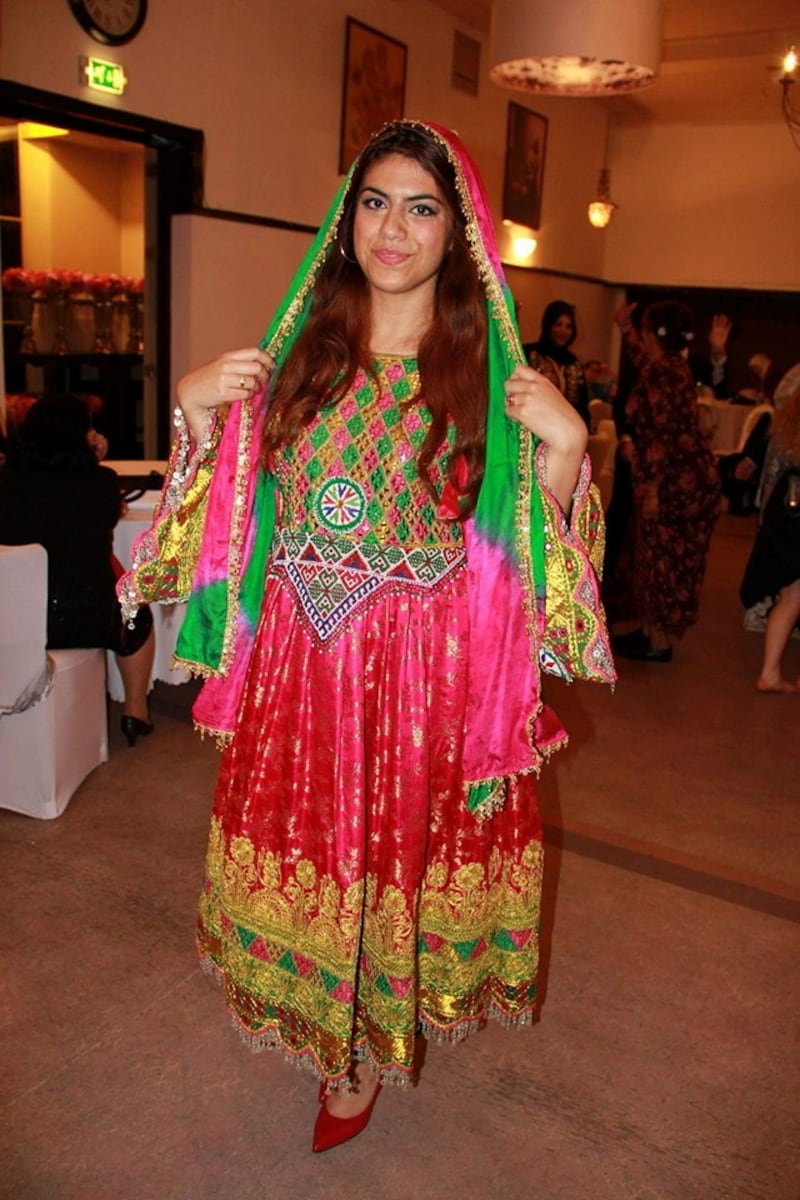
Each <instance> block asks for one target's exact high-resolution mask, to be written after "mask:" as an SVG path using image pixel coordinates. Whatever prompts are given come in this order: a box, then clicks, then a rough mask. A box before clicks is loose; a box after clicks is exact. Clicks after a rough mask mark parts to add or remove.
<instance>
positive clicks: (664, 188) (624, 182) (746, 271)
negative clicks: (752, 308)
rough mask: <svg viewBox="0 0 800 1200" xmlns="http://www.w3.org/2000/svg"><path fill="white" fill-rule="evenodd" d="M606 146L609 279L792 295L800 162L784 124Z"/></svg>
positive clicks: (624, 132)
mask: <svg viewBox="0 0 800 1200" xmlns="http://www.w3.org/2000/svg"><path fill="white" fill-rule="evenodd" d="M776 103H777V100H776ZM612 145H613V151H612V153H613V158H612V162H613V169H612V183H613V187H612V194H613V196H614V199H615V200H616V201H617V202H618V203H619V205H620V208H619V212H618V213H617V215H616V217H615V219H614V222H613V223H612V225H611V226H610V227H609V230H608V236H607V242H606V257H605V277H606V278H607V279H613V280H618V281H624V282H627V283H648V284H656V285H658V284H675V285H689V286H699V287H735V288H739V287H741V288H753V289H762V290H769V289H774V290H777V291H782V290H788V291H796V290H800V220H798V213H799V212H800V155H798V152H797V150H796V149H795V148H794V146H793V145H792V142H791V140H790V138H789V133H788V130H787V129H786V127H785V126H784V125H783V124H778V123H776V124H772V125H760V124H751V125H663V126H656V127H654V126H644V125H633V126H628V127H624V126H623V127H620V128H619V129H616V130H615V131H614V136H613V143H612Z"/></svg>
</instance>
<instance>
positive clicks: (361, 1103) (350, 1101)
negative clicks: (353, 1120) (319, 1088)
mask: <svg viewBox="0 0 800 1200" xmlns="http://www.w3.org/2000/svg"><path fill="white" fill-rule="evenodd" d="M353 1074H354V1077H355V1086H356V1089H357V1090H356V1091H354V1092H332V1093H331V1094H330V1096H328V1097H327V1099H326V1101H325V1107H326V1108H327V1110H328V1112H329V1113H330V1114H331V1116H332V1117H338V1118H339V1120H347V1118H348V1117H357V1116H358V1115H359V1114H360V1113H362V1112H363V1111H364V1109H365V1108H367V1107H368V1106H369V1104H370V1103H371V1101H372V1097H373V1096H374V1095H375V1092H376V1091H377V1090H378V1076H377V1075H376V1074H375V1072H374V1071H371V1070H370V1069H369V1067H367V1066H365V1064H364V1063H359V1064H358V1066H357V1067H356V1068H355V1071H354V1072H353Z"/></svg>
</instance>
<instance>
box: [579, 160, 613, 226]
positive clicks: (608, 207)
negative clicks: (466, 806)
mask: <svg viewBox="0 0 800 1200" xmlns="http://www.w3.org/2000/svg"><path fill="white" fill-rule="evenodd" d="M610 189H611V172H610V171H609V169H608V167H603V169H602V171H601V172H600V178H599V180H598V182H597V199H596V200H592V202H591V204H590V205H589V207H588V208H587V210H586V211H587V213H588V214H589V224H590V225H594V227H595V229H605V227H606V225H608V224H609V222H610V221H611V218H612V217H613V216H614V213H615V212H616V211H617V208H618V207H619V205H617V204H615V203H614V201H613V200H612V199H611V190H610Z"/></svg>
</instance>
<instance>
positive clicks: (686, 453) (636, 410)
mask: <svg viewBox="0 0 800 1200" xmlns="http://www.w3.org/2000/svg"><path fill="white" fill-rule="evenodd" d="M635 307H636V306H635V305H627V306H623V307H622V308H620V309H619V310H618V311H617V313H616V314H615V321H616V322H617V324H618V325H619V326H620V328H621V330H622V333H623V337H624V338H625V342H626V345H627V348H628V351H629V353H630V354H631V356H632V358H633V360H634V363H635V365H636V368H637V378H636V382H635V384H634V386H633V388H632V389H631V393H630V395H629V397H628V401H627V405H626V409H625V418H626V436H627V437H628V438H629V439H630V440H631V442H632V447H631V450H632V460H631V467H632V480H633V536H632V539H631V541H632V564H627V563H626V562H625V561H624V557H623V555H620V557H619V559H618V560H617V563H616V564H615V566H614V568H613V569H612V570H610V571H609V575H610V576H611V578H610V579H609V581H608V584H609V588H608V591H609V594H613V593H614V592H615V591H618V592H620V591H622V590H624V588H623V586H622V585H621V584H620V583H619V581H617V583H616V587H615V579H614V576H617V577H618V580H619V578H620V577H624V576H625V575H626V574H627V573H628V572H629V571H630V574H631V579H632V592H633V601H634V604H635V609H636V612H637V614H638V617H639V619H640V621H641V628H639V629H635V630H633V631H632V632H630V633H627V634H623V635H622V636H619V637H615V638H614V649H615V650H616V652H617V653H618V654H621V655H623V657H626V658H636V659H644V660H646V661H648V662H657V663H667V662H670V661H671V660H672V654H673V645H674V643H675V642H676V641H678V640H679V639H680V638H682V637H683V635H684V633H685V632H686V630H687V629H689V628H690V627H691V626H692V625H694V624H695V622H696V621H697V617H698V612H699V605H700V588H701V585H702V582H703V576H704V574H705V567H706V559H707V556H708V548H709V544H710V541H711V534H712V531H713V529H714V522H715V521H716V519H717V513H718V510H719V501H720V490H721V489H720V479H719V471H718V470H717V466H716V462H715V459H714V454H713V452H712V451H711V449H710V447H709V445H708V442H707V441H706V439H705V438H704V437H703V434H702V433H701V430H700V422H699V418H698V412H697V395H696V388H695V384H694V379H693V378H692V373H691V371H690V370H689V367H688V364H687V361H686V360H687V352H688V348H689V346H690V345H691V342H692V340H693V337H694V333H693V328H692V325H693V319H692V313H691V310H690V309H689V308H687V306H686V305H685V304H679V303H678V302H676V301H673V300H664V301H659V302H656V303H653V304H650V305H649V306H648V307H647V308H646V309H645V311H644V314H643V316H642V327H641V333H639V332H637V330H636V329H635V328H634V326H633V324H632V322H631V314H632V311H633V309H634V308H635ZM612 621H613V615H612Z"/></svg>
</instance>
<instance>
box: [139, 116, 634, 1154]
mask: <svg viewBox="0 0 800 1200" xmlns="http://www.w3.org/2000/svg"><path fill="white" fill-rule="evenodd" d="M493 227H494V226H493V221H492V218H491V214H490V213H489V211H488V207H487V204H486V200H485V194H484V192H483V187H482V184H481V183H480V177H479V175H478V174H477V168H476V167H475V165H474V164H473V163H472V161H471V159H470V158H469V156H468V154H467V151H466V150H465V149H464V147H463V146H462V145H461V143H460V141H459V140H458V138H457V137H456V135H455V134H453V133H451V132H450V131H448V130H445V129H442V128H441V127H439V126H433V125H426V124H423V123H421V122H418V121H396V122H392V123H390V124H389V125H386V126H384V127H383V128H382V129H381V130H380V131H379V132H378V133H376V134H375V135H374V136H373V137H372V138H371V139H370V141H369V142H368V143H367V145H366V146H365V147H364V149H363V151H362V152H361V154H360V155H359V156H358V158H357V159H356V161H355V163H354V165H353V167H352V168H351V170H350V172H349V174H348V176H347V177H346V179H345V181H344V183H343V184H342V186H341V188H340V191H339V193H338V194H337V197H336V198H335V201H334V204H333V207H332V208H331V210H330V212H329V214H328V217H327V218H326V220H325V222H324V223H323V225H322V227H321V229H320V233H319V235H318V237H317V240H316V242H315V243H314V245H313V246H312V247H311V248H310V249H309V251H308V253H307V256H306V259H305V261H304V263H303V264H302V266H301V268H300V270H299V272H298V274H297V276H296V277H295V280H294V282H293V284H292V287H291V289H290V291H289V294H288V295H287V297H286V299H285V301H284V304H283V305H282V307H281V309H280V310H279V312H278V314H277V315H276V317H275V319H274V321H273V323H272V325H271V327H270V330H269V332H268V333H267V335H266V336H265V338H264V340H263V342H262V345H261V347H246V348H244V349H242V350H234V351H230V352H229V353H226V354H223V355H221V356H220V357H219V358H217V359H215V360H214V361H212V362H211V363H207V364H206V365H205V366H202V367H199V368H197V369H196V370H195V371H193V372H191V373H190V374H189V375H188V376H185V377H184V378H183V380H182V381H181V382H180V384H179V386H178V401H179V409H178V411H177V414H176V421H177V423H178V428H179V437H178V441H177V444H176V448H175V450H174V452H173V458H172V463H171V468H170V472H169V474H168V477H167V480H166V484H165V492H164V498H163V501H162V505H161V507H160V509H159V511H158V513H157V521H156V524H155V526H154V528H153V530H151V531H149V532H148V533H147V534H145V535H143V538H142V539H140V545H139V547H138V548H135V549H134V565H133V569H132V570H131V572H130V573H129V574H128V575H127V576H126V577H125V578H124V579H123V580H122V581H121V584H120V596H121V598H122V601H123V604H124V606H125V610H126V611H130V610H131V609H134V610H135V607H136V605H137V604H138V603H139V602H140V601H141V599H143V598H148V597H149V598H150V599H153V600H156V599H165V600H171V599H174V598H175V596H176V592H177V593H181V592H182V591H183V589H184V588H188V589H189V594H190V599H189V605H188V610H187V615H186V619H185V621H184V623H183V627H182V630H181V637H180V639H179V643H178V657H179V659H180V658H181V657H182V658H183V659H184V660H185V661H186V662H187V663H189V662H191V664H192V665H193V666H194V667H195V669H196V670H198V669H199V670H201V671H202V672H203V673H204V674H207V675H208V676H209V678H208V679H207V682H206V683H205V684H204V687H203V689H202V690H201V692H200V695H199V697H198V700H197V702H196V704H195V708H194V717H195V721H196V723H197V724H198V725H199V726H200V727H201V728H205V729H208V730H211V731H213V732H215V733H216V735H217V736H218V737H219V738H220V739H222V740H223V741H224V742H225V743H226V746H225V750H224V754H223V760H222V766H221V771H220V777H219V781H218V784H217V790H216V796H215V801H214V813H213V817H212V827H211V835H210V839H209V847H208V855H207V860H206V863H207V868H206V882H205V887H204V889H203V893H202V896H201V901H200V917H199V922H198V932H197V945H198V951H199V954H200V956H201V959H202V961H203V962H204V964H205V965H206V966H207V967H208V968H209V969H212V970H213V971H215V972H216V973H218V974H219V976H220V977H221V979H222V980H223V981H224V984H225V995H226V999H227V1003H228V1006H229V1008H230V1010H231V1013H232V1014H233V1016H234V1019H235V1020H236V1022H237V1024H238V1026H239V1027H240V1029H241V1030H242V1032H243V1034H244V1036H245V1038H246V1040H247V1041H248V1042H249V1043H250V1044H251V1045H252V1046H253V1047H254V1048H255V1049H260V1048H263V1047H277V1048H279V1049H281V1050H282V1051H283V1052H284V1053H285V1054H286V1056H287V1057H288V1058H289V1059H290V1060H292V1061H294V1062H295V1063H297V1064H298V1065H299V1066H305V1067H307V1068H308V1069H310V1070H311V1071H313V1073H314V1074H315V1075H316V1077H317V1079H318V1080H319V1081H320V1085H321V1086H320V1092H319V1102H320V1108H319V1111H318V1114H317V1118H316V1123H315V1127H314V1135H313V1142H312V1148H313V1150H314V1151H316V1152H320V1151H324V1150H329V1149H331V1148H332V1147H334V1146H338V1145H340V1144H341V1143H342V1142H345V1141H347V1140H348V1139H349V1138H352V1137H354V1136H356V1135H357V1134H359V1133H360V1132H361V1131H362V1130H363V1129H364V1128H365V1127H366V1125H367V1122H368V1121H369V1118H370V1114H371V1113H372V1111H373V1106H374V1104H375V1100H376V1097H377V1096H378V1092H379V1089H380V1087H381V1086H382V1085H383V1084H387V1083H391V1084H400V1085H402V1084H408V1083H409V1082H411V1081H412V1080H413V1078H414V1072H415V1057H416V1039H417V1037H418V1035H419V1034H422V1035H424V1036H426V1037H431V1038H434V1039H437V1040H443V1041H446V1042H455V1041H460V1040H461V1039H463V1038H464V1037H466V1036H467V1035H468V1034H470V1033H471V1032H472V1031H473V1030H477V1029H479V1028H480V1027H481V1025H482V1024H483V1023H484V1022H485V1021H486V1020H487V1019H489V1018H496V1019H498V1020H500V1021H501V1022H502V1023H503V1024H504V1025H508V1026H516V1025H525V1024H527V1023H528V1022H529V1021H530V1019H531V1016H532V1013H533V1011H534V1008H535V1003H536V1001H535V991H536V988H535V982H534V981H535V977H536V963H537V957H538V951H537V940H538V935H537V928H538V923H539V904H540V894H541V825H540V820H539V817H538V815H537V807H536V781H535V775H534V773H533V772H532V771H531V770H529V769H528V766H530V767H533V765H534V764H535V763H536V762H538V761H539V760H540V758H541V755H542V753H543V752H544V751H545V750H546V749H547V748H555V746H556V744H558V743H559V742H560V741H561V740H563V734H562V731H560V726H559V725H558V722H557V719H556V718H555V717H554V714H552V713H550V712H549V710H547V709H541V711H540V701H539V694H540V689H539V682H538V669H539V667H538V664H539V661H540V660H539V655H538V653H537V651H536V645H535V642H536V641H537V640H538V639H539V638H540V636H541V635H540V633H539V632H537V631H538V629H539V625H538V623H537V622H536V621H535V620H534V621H529V619H528V616H527V615H526V614H535V613H536V612H537V602H536V596H535V593H534V591H533V590H532V586H533V576H532V575H531V573H530V569H529V565H528V560H527V557H526V555H525V554H520V553H519V550H518V547H519V546H520V545H521V544H523V543H524V546H525V547H528V546H530V547H531V551H532V554H533V555H535V560H536V562H537V563H538V562H539V560H540V555H542V553H543V549H544V536H545V526H544V518H543V517H542V516H541V515H539V514H540V513H541V512H542V508H540V507H539V506H540V505H541V506H545V511H549V512H552V513H553V514H554V513H555V511H556V510H552V509H551V507H550V506H551V504H552V503H557V505H558V506H559V508H560V509H561V512H562V513H563V517H561V516H559V517H558V518H557V519H556V518H555V517H554V516H553V515H551V517H550V518H549V520H550V521H551V523H552V525H553V528H554V531H555V532H554V534H553V535H552V536H553V538H554V539H558V538H560V537H561V532H560V531H561V527H562V522H563V521H567V522H570V529H575V528H578V526H577V525H576V522H577V521H578V520H579V519H581V520H583V516H582V515H581V514H583V515H584V516H585V515H588V514H587V509H586V506H585V503H584V496H585V493H586V489H587V488H588V480H587V470H586V460H585V457H584V453H585V447H586V440H587V435H586V429H585V427H584V425H583V423H582V421H581V420H580V418H579V417H578V416H577V414H576V412H575V411H574V409H573V408H572V407H571V406H570V405H569V404H568V403H567V402H566V401H565V399H564V397H563V396H562V395H561V393H560V392H559V391H558V390H557V389H556V388H554V387H553V385H552V384H551V383H549V382H548V380H546V379H544V378H543V377H542V376H541V375H540V374H538V373H537V372H536V371H534V370H532V369H531V368H530V367H529V366H527V365H524V362H523V357H522V350H521V346H520V344H519V338H518V334H517V331H516V324H515V321H514V316H513V309H512V303H511V297H510V294H509V293H508V292H507V289H506V286H505V283H504V280H503V276H502V269H501V267H500V261H499V256H498V254H497V248H496V245H495V243H494V238H493V235H492V232H491V231H492V229H493ZM488 430H491V434H492V436H491V438H488V437H487V431H488ZM535 439H540V440H541V445H540V446H539V448H538V450H537V460H536V462H538V464H539V465H538V467H536V464H535V463H534V459H533V457H532V453H533V451H534V449H535V448H536V446H537V441H536V440H535ZM540 456H541V457H540ZM544 460H546V476H544V475H541V474H540V469H541V467H543V466H544ZM531 467H535V469H533V470H532V469H530V468H531ZM579 477H580V479H581V481H582V482H581V483H580V484H579V483H578V481H579ZM576 485H578V491H577V492H576V490H575V489H576ZM551 496H552V497H553V499H552V500H551V499H550V497H551ZM589 502H590V503H591V504H594V501H593V500H591V493H589ZM532 505H533V507H531V506H532ZM595 511H596V509H595ZM518 522H519V524H517V523H518ZM523 527H524V533H523V532H522V529H523ZM580 528H583V526H582V525H581V526H580ZM201 530H202V531H203V532H204V534H205V536H204V537H203V539H202V542H201V541H200V532H201ZM182 531H183V532H185V535H186V538H187V539H188V540H187V543H186V545H185V546H184V545H182V544H181V543H180V542H179V540H178V539H179V537H180V535H181V533H182ZM515 531H516V532H515ZM569 538H570V545H574V551H573V553H574V556H575V557H574V565H575V568H576V575H578V576H580V580H581V584H580V586H581V589H582V594H583V589H586V588H587V587H589V588H591V587H592V580H593V579H594V575H593V570H592V568H591V566H590V564H589V562H588V559H586V558H585V551H584V550H582V544H581V542H580V540H579V539H577V540H576V539H575V538H574V535H573V534H572V533H570V534H569ZM198 545H200V556H199V559H197V560H196V561H197V567H196V569H194V567H193V564H192V563H191V562H190V557H191V555H190V554H188V553H187V552H186V550H187V549H188V550H189V551H191V549H192V547H195V548H196V547H197V546H198ZM195 553H196V550H195ZM523 559H524V561H523ZM572 564H573V560H572V559H571V560H570V565H572ZM530 566H531V568H532V569H533V570H540V569H541V568H538V567H536V566H534V565H533V559H532V560H531V564H530ZM587 568H588V570H587ZM576 582H577V581H576ZM595 587H596V582H595ZM232 596H233V597H234V598H236V597H238V602H237V603H235V604H233V605H232V606H231V597H232ZM582 611H583V610H582ZM520 622H522V623H520ZM592 628H593V633H592V636H591V647H592V652H593V653H596V651H595V647H600V646H601V644H602V646H603V647H604V648H605V650H606V651H607V649H608V647H607V644H606V641H605V632H604V628H603V626H602V617H601V616H600V615H599V614H598V616H597V618H596V619H594V621H593V623H592ZM499 631H502V637H500V636H498V633H499ZM531 639H533V641H532V640H531ZM588 646H589V643H587V652H588ZM608 661H609V663H610V656H609V660H608ZM611 671H612V675H613V666H612V667H611ZM520 683H522V690H521V691H520V690H519V685H520ZM499 688H502V690H503V695H504V700H505V701H506V703H504V704H503V705H501V706H498V705H497V703H496V696H497V694H498V689H499ZM526 764H527V765H526ZM509 922H510V924H509ZM467 943H469V945H470V951H469V953H468V954H465V953H464V952H463V950H462V949H460V947H463V945H465V944H467ZM266 1104H267V1107H266V1109H265V1111H267V1112H270V1111H271V1112H272V1113H273V1114H277V1113H279V1103H278V1102H277V1101H276V1100H275V1099H272V1100H269V1098H268V1099H267V1102H266ZM276 1119H279V1118H277V1117H276Z"/></svg>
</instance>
